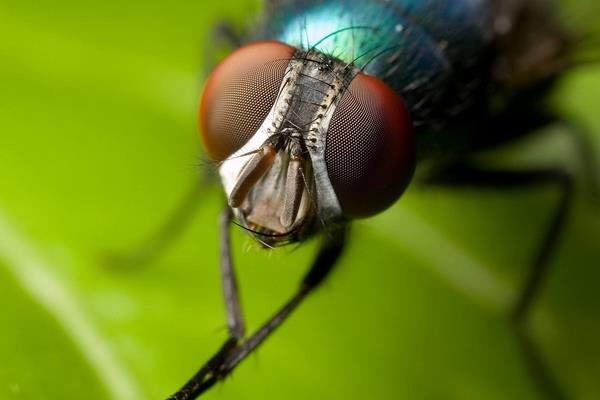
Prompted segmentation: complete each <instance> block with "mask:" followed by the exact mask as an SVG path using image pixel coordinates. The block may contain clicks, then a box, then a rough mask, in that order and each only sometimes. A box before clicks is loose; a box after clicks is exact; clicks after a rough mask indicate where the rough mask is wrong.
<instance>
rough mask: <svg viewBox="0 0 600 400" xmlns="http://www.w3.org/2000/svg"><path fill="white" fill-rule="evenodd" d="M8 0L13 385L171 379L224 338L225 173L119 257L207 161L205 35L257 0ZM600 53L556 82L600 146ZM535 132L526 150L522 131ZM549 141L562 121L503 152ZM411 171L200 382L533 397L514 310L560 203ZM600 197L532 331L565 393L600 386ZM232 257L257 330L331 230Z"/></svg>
mask: <svg viewBox="0 0 600 400" xmlns="http://www.w3.org/2000/svg"><path fill="white" fill-rule="evenodd" d="M205 3H206V2H200V1H195V2H188V3H186V2H183V3H182V2H178V3H173V2H158V1H150V2H148V1H146V2H136V1H133V2H125V3H124V2H121V1H120V2H117V1H116V0H109V1H105V2H102V3H101V4H95V5H94V6H92V5H91V4H83V3H81V2H75V1H72V2H69V1H62V2H59V3H56V2H37V3H36V4H35V5H33V4H28V3H27V2H19V1H14V0H13V1H11V0H5V1H3V2H2V3H0V20H1V23H0V35H1V36H2V37H3V38H4V39H3V40H2V41H0V88H1V89H0V90H1V93H2V95H1V96H0V121H2V134H0V182H2V185H1V186H0V194H1V195H0V300H1V304H3V306H4V307H3V310H4V311H3V313H2V316H1V318H2V319H1V320H2V325H1V326H2V327H3V329H2V330H0V360H2V361H3V363H2V365H1V366H0V398H6V399H13V398H14V399H71V398H85V399H115V400H116V399H118V400H123V399H125V400H137V399H161V398H165V397H166V396H167V395H168V394H170V393H171V392H173V391H174V390H175V389H177V388H178V387H179V386H181V385H182V384H183V383H184V382H185V381H186V380H187V379H188V378H189V377H190V376H191V375H192V374H193V373H194V372H195V371H196V370H197V369H198V368H199V367H200V366H201V364H202V363H203V362H204V361H205V360H207V358H208V357H210V356H211V355H212V354H213V352H214V351H215V350H216V349H217V348H218V346H219V345H220V343H221V342H222V341H223V340H224V339H225V337H226V329H225V319H224V307H223V304H222V297H221V286H220V282H219V271H218V232H217V218H218V213H219V211H220V207H221V206H222V204H223V199H222V195H221V193H220V189H219V188H218V187H217V186H216V185H214V186H213V187H211V188H208V189H207V190H206V191H205V192H204V193H203V196H202V199H201V200H202V201H201V203H202V204H201V206H200V207H199V208H198V210H197V212H196V213H195V215H194V217H193V219H192V220H191V221H190V227H189V229H187V230H185V232H183V234H182V235H181V237H178V238H177V240H175V241H174V243H173V245H172V246H171V247H170V248H169V249H168V250H167V252H166V253H165V254H164V255H162V256H161V257H160V258H158V259H157V260H155V261H154V262H152V263H151V264H150V265H147V266H143V267H141V268H138V269H128V270H119V269H118V268H114V266H111V265H110V264H109V263H108V262H107V261H106V260H107V259H106V256H108V255H110V254H114V253H115V252H119V251H127V249H130V248H132V247H133V246H135V245H136V244H138V243H139V242H140V241H141V240H143V239H144V238H145V237H147V236H148V235H149V234H150V233H151V232H153V231H154V230H155V229H156V228H157V227H158V226H159V225H160V224H161V222H163V221H164V219H165V218H166V217H167V216H168V215H169V213H170V212H171V211H172V210H173V208H174V207H176V205H177V204H178V202H179V201H180V200H181V198H182V197H183V196H185V193H186V192H187V191H188V190H189V188H190V185H192V182H194V181H195V180H197V178H198V176H199V171H198V167H197V165H198V163H199V160H200V157H199V154H200V153H201V149H200V144H199V139H198V137H197V127H196V118H197V117H196V108H197V104H198V96H199V93H200V90H201V86H202V76H201V74H200V72H199V71H200V70H201V67H202V64H203V60H205V59H206V58H208V59H209V60H212V59H213V58H214V54H213V51H212V49H211V48H209V47H204V44H205V43H209V44H210V43H211V40H210V39H209V34H210V31H211V27H213V26H214V24H215V23H216V22H217V21H220V20H224V19H232V20H235V21H237V23H238V24H239V25H240V26H241V25H243V24H244V23H251V22H252V19H253V16H254V15H256V10H257V9H258V4H256V2H254V1H252V2H243V1H230V2H216V3H212V2H211V3H210V4H205ZM599 88H600V69H599V68H598V67H596V66H590V67H587V68H581V69H579V70H577V71H575V72H573V73H572V74H571V75H570V76H569V77H567V79H565V80H564V81H563V82H561V84H560V86H559V88H558V90H557V91H556V93H555V95H554V96H553V99H552V101H553V103H554V104H556V107H557V108H559V109H560V110H561V112H562V113H563V114H564V115H565V116H567V117H569V119H570V120H571V121H574V122H575V123H577V125H578V126H580V127H581V128H583V129H584V131H585V132H586V133H589V135H588V139H589V140H590V141H591V143H592V145H591V146H592V147H593V151H594V152H595V153H596V154H597V153H598V151H600V117H599V115H598V113H597V110H596V108H597V104H599V103H600V91H599V90H598V89H599ZM523 149H524V150H523ZM494 157H497V159H498V160H499V162H504V163H507V162H508V163H533V164H538V163H542V162H547V161H553V160H554V159H555V158H556V159H559V160H560V161H561V162H564V163H566V164H567V165H569V166H570V167H571V168H572V169H573V170H574V171H575V172H576V174H577V176H578V177H580V176H582V175H583V174H582V171H581V165H580V160H579V159H578V157H579V156H578V154H577V153H576V152H574V151H572V147H571V145H570V141H569V139H568V135H566V131H565V130H564V129H563V128H560V127H558V128H556V127H554V128H552V129H549V130H547V131H546V132H541V134H540V135H539V136H538V137H537V138H533V139H532V140H531V141H529V142H527V143H524V144H520V145H518V146H515V147H509V148H507V149H504V150H502V151H501V152H500V153H499V154H495V155H494ZM556 199H557V194H556V192H555V191H554V190H553V189H552V188H549V187H540V188H531V189H523V190H517V191H514V192H508V193H505V192H499V191H485V192H479V191H473V190H457V189H440V188H437V189H432V188H424V187H420V186H418V185H414V186H412V187H411V188H410V190H409V191H408V193H407V194H406V195H405V196H404V197H403V199H402V200H401V201H400V202H399V203H398V204H397V205H395V206H394V207H392V208H391V209H390V210H388V211H387V212H385V213H383V214H381V215H379V216H377V217H375V218H372V219H369V220H365V221H360V222H358V223H357V224H355V226H354V229H353V231H352V237H351V243H350V246H349V248H348V251H347V252H346V253H345V256H344V257H343V259H342V261H341V262H340V265H339V267H338V269H337V270H336V271H335V272H334V274H333V276H332V278H331V279H330V280H329V281H328V282H327V283H326V284H325V286H324V287H323V288H322V289H320V290H319V291H318V292H317V293H316V294H315V295H314V296H312V297H311V298H309V299H308V300H307V302H306V304H304V305H303V306H302V307H301V308H300V309H299V310H298V312H297V313H295V314H294V315H293V316H292V317H291V318H290V320H289V321H288V322H286V324H284V325H283V326H282V327H281V329H280V330H279V331H278V332H277V333H276V334H275V335H273V337H271V338H270V339H269V340H268V342H266V343H265V345H264V346H263V347H262V348H261V349H260V350H259V351H258V352H257V354H256V355H253V356H251V357H250V358H249V359H248V360H247V361H245V362H244V363H243V364H242V365H241V366H240V367H239V369H238V370H236V371H235V373H234V374H233V377H232V378H231V379H227V380H226V381H225V382H224V383H223V384H220V385H218V386H217V387H216V388H215V389H213V390H212V391H211V392H209V393H208V394H207V396H206V397H207V398H219V399H228V398H229V399H240V398H244V399H245V398H248V399H268V398H274V399H281V398H285V399H307V398H314V399H322V398H323V399H325V398H327V399H363V398H374V399H392V398H407V399H436V398H444V399H482V398H485V399H504V398H523V399H528V398H534V397H535V396H536V392H535V390H536V389H535V387H534V385H533V384H532V381H531V379H530V377H529V375H528V372H527V369H526V367H525V365H524V363H523V360H522V356H521V354H520V352H519V348H518V345H517V342H516V339H515V336H514V333H513V331H512V330H511V326H510V324H509V323H508V320H507V315H508V311H509V308H510V304H511V303H512V301H513V300H514V298H515V296H516V294H517V292H518V290H519V288H520V285H521V282H522V280H523V278H524V277H525V274H526V272H527V265H528V262H529V260H530V258H531V256H532V252H533V251H534V249H535V246H536V243H537V240H538V239H539V237H540V234H541V232H542V231H543V229H544V226H545V223H546V221H547V219H548V217H549V216H550V213H551V211H552V208H553V206H554V204H555V203H556ZM599 237H600V214H599V212H598V208H597V206H595V205H594V204H593V203H592V202H591V201H590V200H589V196H587V194H586V192H585V191H580V192H579V193H578V195H577V197H576V207H575V210H574V212H573V214H572V218H571V219H570V221H569V225H568V229H567V232H566V236H565V239H564V241H563V242H561V244H560V246H559V248H558V249H557V253H556V256H555V257H554V258H553V261H552V273H551V275H550V276H549V279H548V281H547V285H546V286H545V288H544V291H543V295H542V297H541V299H540V300H539V302H537V303H536V307H535V310H534V313H533V316H532V318H531V321H530V331H531V334H532V336H533V337H534V339H535V340H536V342H537V343H539V346H540V348H541V349H542V351H543V354H544V355H545V357H546V359H547V360H548V362H549V364H550V365H551V367H552V370H553V372H554V373H555V375H556V376H557V377H558V379H559V381H560V383H561V385H562V386H564V387H565V388H566V389H567V391H568V393H569V394H570V395H571V397H572V398H580V399H589V398H598V397H600V384H599V383H598V381H597V377H598V376H600V344H599V342H598V339H597V338H598V337H600V313H599V311H600V297H599V296H598V295H597V293H598V290H599V289H600V270H598V268H597V266H598V262H599V260H600V246H598V238H599ZM233 239H234V247H235V254H234V255H235V259H236V261H237V264H238V274H239V279H240V284H241V289H242V297H243V308H244V311H245V313H246V314H247V318H248V325H249V329H255V328H256V327H258V326H259V325H260V324H261V323H262V322H263V321H264V320H265V319H266V318H268V317H269V316H270V315H271V314H272V313H273V311H274V310H275V309H276V308H277V307H279V306H280V305H281V304H282V303H283V302H284V301H285V300H286V299H287V298H288V296H289V295H290V294H291V293H292V291H293V290H294V288H295V287H296V285H297V280H298V279H299V278H300V277H301V276H302V273H303V271H304V269H305V268H306V266H307V264H308V263H309V262H310V259H311V257H312V255H313V253H314V251H315V247H316V243H314V242H311V243H308V244H305V245H303V246H301V247H300V248H297V249H296V248H293V249H292V248H284V249H278V250H276V251H273V252H271V251H264V250H261V249H258V247H257V245H256V244H255V243H253V242H252V240H251V239H250V238H248V237H247V235H245V234H244V233H243V232H241V230H238V231H236V233H235V234H234V238H233Z"/></svg>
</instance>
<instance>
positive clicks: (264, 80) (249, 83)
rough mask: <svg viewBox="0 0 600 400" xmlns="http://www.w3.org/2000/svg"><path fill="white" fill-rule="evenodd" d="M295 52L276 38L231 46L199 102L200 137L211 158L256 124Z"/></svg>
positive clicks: (233, 146)
mask: <svg viewBox="0 0 600 400" xmlns="http://www.w3.org/2000/svg"><path fill="white" fill-rule="evenodd" d="M295 51H296V49H294V48H293V47H291V46H288V45H286V44H283V43H280V42H275V41H261V42H255V43H251V44H248V45H246V46H244V47H241V48H239V49H237V50H236V51H235V52H233V53H232V54H231V55H229V56H228V57H227V58H225V59H224V60H223V61H222V62H221V63H220V64H219V65H218V66H217V67H216V68H215V70H214V71H213V72H212V74H211V75H210V77H209V78H208V80H207V82H206V86H205V87H204V93H203V95H202V100H201V103H200V127H201V132H202V140H203V141H204V146H205V148H206V151H207V152H208V154H209V155H210V157H211V158H212V159H213V160H215V161H222V160H224V159H225V158H227V157H228V156H230V155H231V154H232V153H234V152H235V151H237V150H238V149H239V148H241V147H242V146H243V145H244V144H245V143H246V142H247V141H248V140H249V139H250V138H251V137H252V136H253V135H254V133H256V131H257V130H258V128H260V126H261V125H262V123H263V121H264V120H265V118H266V117H267V115H268V113H269V111H270V110H271V107H273V104H274V103H275V100H276V98H277V94H278V93H279V87H280V85H281V82H282V80H283V77H284V75H285V70H286V68H287V65H288V63H289V60H290V58H291V57H292V56H293V55H294V53H295Z"/></svg>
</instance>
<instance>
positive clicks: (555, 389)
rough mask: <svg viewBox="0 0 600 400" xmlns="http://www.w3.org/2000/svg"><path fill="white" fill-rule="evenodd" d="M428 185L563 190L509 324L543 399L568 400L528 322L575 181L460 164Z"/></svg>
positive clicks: (555, 172)
mask: <svg viewBox="0 0 600 400" xmlns="http://www.w3.org/2000/svg"><path fill="white" fill-rule="evenodd" d="M429 182H430V183H434V184H446V185H453V186H475V187H483V188H485V187H487V188H508V187H518V186H529V185H534V184H544V183H547V184H554V185H556V186H557V187H558V188H559V189H560V199H559V201H558V204H557V206H556V209H555V211H554V212H553V214H552V216H551V218H550V220H549V224H548V226H547V228H546V230H545V232H544V234H543V238H542V240H541V242H540V245H539V247H538V250H537V251H536V253H535V255H534V258H533V260H532V262H531V269H530V271H529V274H528V276H527V279H526V281H525V284H524V286H523V290H522V291H521V292H520V295H519V297H518V298H517V299H516V301H515V303H514V306H513V308H512V310H511V315H510V321H511V324H512V326H513V327H514V329H515V332H516V335H517V339H518V341H519V345H520V347H521V349H522V353H523V355H524V358H525V361H526V363H527V365H528V367H529V370H530V371H531V374H532V378H533V379H534V380H535V382H536V384H537V386H538V388H539V389H540V392H541V393H540V394H541V395H542V397H543V398H544V399H565V398H566V396H565V395H564V393H563V392H562V389H561V388H560V387H559V385H558V383H557V382H556V380H555V379H554V378H553V376H552V373H551V372H550V370H549V368H548V366H547V365H546V363H545V362H544V359H543V357H542V354H540V352H539V350H538V348H537V346H536V344H535V343H534V342H533V341H532V339H531V338H530V337H529V335H528V333H527V326H526V323H527V318H528V316H529V313H530V312H531V309H532V306H533V304H534V302H535V299H536V297H537V296H538V295H539V294H540V291H541V289H542V287H543V284H544V280H545V278H546V276H547V275H548V269H549V264H550V262H549V261H550V258H551V255H552V253H553V251H554V250H555V248H556V245H557V243H558V241H559V239H560V236H561V234H562V232H563V230H564V227H565V221H566V218H567V215H568V212H569V209H570V207H571V203H572V197H573V180H572V178H571V176H570V175H569V174H568V173H567V172H565V171H563V170H560V169H542V170H529V171H498V170H485V169H481V168H478V167H475V166H474V165H469V164H460V165H456V166H453V167H451V168H449V169H447V170H445V171H443V172H441V173H438V174H437V175H436V176H433V177H432V178H431V179H430V180H429Z"/></svg>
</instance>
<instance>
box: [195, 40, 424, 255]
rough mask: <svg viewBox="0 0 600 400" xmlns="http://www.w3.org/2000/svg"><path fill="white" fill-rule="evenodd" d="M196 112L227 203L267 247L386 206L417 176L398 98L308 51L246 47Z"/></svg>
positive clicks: (274, 45) (218, 73) (226, 64)
mask: <svg viewBox="0 0 600 400" xmlns="http://www.w3.org/2000/svg"><path fill="white" fill-rule="evenodd" d="M200 118H201V124H202V133H203V139H204V143H205V146H206V148H207V151H208V153H209V155H210V156H211V157H212V158H213V159H214V160H215V161H218V162H220V163H221V165H220V168H219V173H220V176H221V180H222V184H223V187H224V190H225V193H226V195H227V198H228V203H229V206H230V207H231V208H232V209H233V210H234V213H235V215H236V217H237V219H238V220H239V222H240V223H241V225H242V226H243V227H245V228H246V229H248V230H250V231H251V232H253V233H254V235H255V236H256V238H257V239H258V240H259V241H261V242H262V243H263V244H265V245H267V246H276V245H281V244H287V243H290V242H295V241H298V240H301V239H303V238H305V237H307V236H310V235H311V234H314V233H316V232H318V231H320V230H322V229H326V228H327V227H329V226H330V225H335V224H339V223H343V222H344V221H345V220H347V219H351V218H357V217H364V216H368V215H372V214H375V213H377V212H380V211H382V210H383V209H384V208H387V207H388V206H389V205H390V204H392V203H393V202H394V201H395V200H396V199H397V198H398V196H399V195H400V194H401V193H402V191H403V190H404V188H405V187H406V185H407V184H408V181H409V180H410V177H411V176H412V172H413V168H414V157H413V154H414V149H413V130H412V122H411V120H410V118H409V116H408V112H407V110H406V107H405V106H404V103H403V102H402V100H401V99H400V98H399V97H398V96H397V95H396V94H395V93H394V92H393V91H392V90H391V89H390V88H388V87H387V86H386V85H385V84H384V83H383V82H381V81H379V80H378V79H376V78H373V77H370V76H367V75H365V74H363V73H361V71H360V70H358V69H357V68H355V67H354V66H353V65H352V64H349V63H344V62H342V61H339V60H337V59H335V58H333V57H330V56H328V55H325V54H322V53H320V52H317V51H314V50H312V49H309V50H296V49H295V48H293V47H291V46H288V45H285V44H282V43H279V42H270V41H265V42H256V43H253V44H250V45H247V46H245V47H242V48H240V49H239V50H237V51H236V52H234V53H233V54H232V55H231V56H229V57H228V58H226V59H225V60H224V61H223V62H222V63H221V64H220V65H219V66H218V67H217V68H216V69H215V71H214V72H213V74H212V75H211V77H210V78H209V80H208V82H207V84H206V88H205V91H204V94H203V98H202V104H201V112H200Z"/></svg>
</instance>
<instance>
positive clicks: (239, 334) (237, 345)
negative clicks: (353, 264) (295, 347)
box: [169, 210, 346, 400]
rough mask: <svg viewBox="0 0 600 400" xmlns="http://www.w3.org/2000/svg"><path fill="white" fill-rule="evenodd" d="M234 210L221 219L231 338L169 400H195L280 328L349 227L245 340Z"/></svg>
mask: <svg viewBox="0 0 600 400" xmlns="http://www.w3.org/2000/svg"><path fill="white" fill-rule="evenodd" d="M230 222H231V212H230V211H229V210H226V211H225V212H224V213H223V217H222V219H221V229H222V232H221V245H222V248H221V274H222V278H223V288H224V292H225V293H224V294H225V303H226V309H227V321H228V322H227V324H228V328H229V338H228V339H227V340H226V341H225V343H224V344H223V345H222V346H221V348H220V349H219V350H218V351H217V353H216V354H215V355H214V356H213V357H212V358H210V359H209V360H208V362H207V363H206V364H205V365H204V366H203V367H202V368H200V370H199V371H198V372H197V373H196V375H194V376H193V377H192V378H191V379H190V380H189V381H188V382H187V383H186V384H185V385H184V386H183V387H182V388H181V389H180V390H179V391H177V393H175V394H173V395H172V396H171V397H169V400H189V399H195V398H197V397H198V396H200V395H201V394H202V393H204V392H205V391H207V390H208V389H210V388H211V387H212V386H213V385H214V384H215V383H216V382H217V381H218V380H222V379H223V378H225V377H226V376H227V375H229V374H230V373H231V372H232V371H233V370H234V369H235V367H236V366H237V365H238V364H239V363H240V362H242V361H243V360H244V359H245V358H246V357H247V356H248V355H249V354H250V353H252V351H254V350H255V349H256V348H257V347H258V346H260V344H261V343H262V342H264V341H265V339H266V338H267V337H268V336H269V335H270V334H271V333H273V332H274V331H275V329H277V327H279V326H280V325H281V324H282V323H283V321H285V319H286V318H287V317H288V316H289V315H290V314H291V313H292V311H294V310H295V309H296V307H298V305H300V303H302V300H304V299H305V298H306V296H307V295H308V294H309V293H311V292H312V291H313V290H314V289H315V288H316V287H318V286H319V284H320V283H321V282H322V281H323V280H324V279H325V277H326V276H327V275H328V274H329V272H330V271H331V270H332V269H333V266H334V265H335V263H336V261H337V260H338V258H339V256H340V255H341V253H342V250H343V248H344V244H345V241H346V229H345V228H340V229H338V230H337V231H334V232H331V234H330V236H328V237H326V238H325V240H324V242H323V244H322V245H321V248H320V249H319V252H318V254H317V257H316V259H315V261H314V262H313V264H312V266H311V268H310V269H309V271H308V273H307V274H306V275H305V276H304V279H303V280H302V282H301V283H300V286H299V288H298V290H297V291H296V293H295V294H294V295H293V296H292V297H291V298H290V300H288V302H287V303H285V304H284V305H283V306H282V307H281V308H280V309H279V310H278V311H277V312H276V313H275V314H274V315H273V316H272V317H271V318H270V319H269V320H268V321H267V322H266V323H265V324H264V325H263V326H262V327H261V328H259V329H258V330H257V331H256V332H255V333H254V334H253V335H252V336H250V337H248V338H246V339H244V338H243V336H244V330H245V329H244V322H243V318H242V315H241V310H240V303H239V296H238V291H237V284H236V280H235V276H234V272H233V265H232V261H231V251H230V233H229V225H230Z"/></svg>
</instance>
